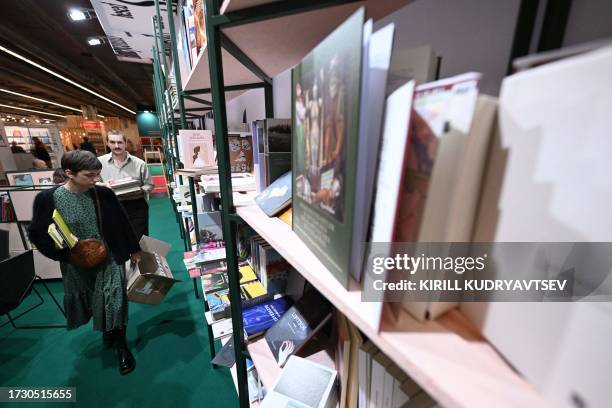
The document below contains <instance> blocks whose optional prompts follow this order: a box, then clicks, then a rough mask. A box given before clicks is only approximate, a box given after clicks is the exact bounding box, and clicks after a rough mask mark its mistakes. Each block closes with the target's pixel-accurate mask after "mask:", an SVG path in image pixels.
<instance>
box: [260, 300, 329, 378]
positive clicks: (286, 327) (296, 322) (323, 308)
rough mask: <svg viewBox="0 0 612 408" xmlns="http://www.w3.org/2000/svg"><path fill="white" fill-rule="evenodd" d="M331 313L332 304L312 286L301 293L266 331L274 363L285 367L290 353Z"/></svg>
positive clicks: (308, 337) (327, 318) (326, 319)
mask: <svg viewBox="0 0 612 408" xmlns="http://www.w3.org/2000/svg"><path fill="white" fill-rule="evenodd" d="M331 315H332V306H331V304H330V303H329V302H328V301H327V299H325V298H324V297H323V296H321V295H320V294H319V292H317V291H316V290H314V289H311V290H310V291H308V292H306V293H304V295H303V296H302V297H301V298H300V299H299V300H298V301H297V302H296V304H295V305H293V306H292V307H291V308H290V309H289V310H288V311H287V313H285V314H284V315H283V317H281V319H280V320H279V321H278V322H276V323H275V324H274V326H272V327H271V328H270V329H269V330H268V331H267V332H266V342H267V343H268V347H270V351H272V355H273V356H274V359H275V360H276V362H277V363H278V364H279V365H280V366H281V367H282V366H284V365H285V363H286V362H287V359H288V358H289V356H291V355H293V354H295V353H296V352H298V351H299V349H300V348H302V346H304V344H306V342H307V341H308V340H310V338H311V337H312V336H313V335H314V334H315V333H316V332H317V331H318V330H319V329H320V328H321V327H322V326H323V325H324V324H325V323H326V322H327V321H328V320H329V318H330V317H331Z"/></svg>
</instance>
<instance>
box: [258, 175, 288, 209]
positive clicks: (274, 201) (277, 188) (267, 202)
mask: <svg viewBox="0 0 612 408" xmlns="http://www.w3.org/2000/svg"><path fill="white" fill-rule="evenodd" d="M291 183H292V179H291V172H290V171H289V172H287V173H285V174H283V175H282V176H281V177H279V178H278V179H277V180H276V181H275V182H274V183H272V184H270V185H269V186H268V187H267V188H266V189H265V190H264V191H262V192H261V193H260V194H259V195H258V196H257V197H255V202H256V203H257V205H258V206H259V207H261V209H262V210H263V211H264V212H265V213H266V215H267V216H268V217H274V216H275V215H277V214H279V213H280V212H282V211H283V210H284V209H285V208H287V207H289V205H291Z"/></svg>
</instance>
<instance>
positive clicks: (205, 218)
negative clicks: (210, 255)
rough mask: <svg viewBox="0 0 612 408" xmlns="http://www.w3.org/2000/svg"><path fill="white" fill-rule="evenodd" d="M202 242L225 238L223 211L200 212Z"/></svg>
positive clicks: (199, 222)
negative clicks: (222, 219) (222, 220)
mask: <svg viewBox="0 0 612 408" xmlns="http://www.w3.org/2000/svg"><path fill="white" fill-rule="evenodd" d="M198 228H199V229H200V231H199V234H200V242H210V241H220V240H223V228H222V222H221V213H220V212H219V211H206V212H198Z"/></svg>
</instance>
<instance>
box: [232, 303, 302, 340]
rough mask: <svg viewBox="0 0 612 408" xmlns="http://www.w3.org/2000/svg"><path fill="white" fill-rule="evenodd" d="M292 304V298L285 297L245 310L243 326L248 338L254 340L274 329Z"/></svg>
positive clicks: (243, 312)
mask: <svg viewBox="0 0 612 408" xmlns="http://www.w3.org/2000/svg"><path fill="white" fill-rule="evenodd" d="M292 304H293V302H292V301H291V298H289V297H287V296H283V297H281V298H278V299H272V300H270V301H267V302H264V303H260V304H258V305H255V306H252V307H248V308H245V309H244V310H243V311H242V324H243V327H244V332H245V333H246V336H247V338H253V337H255V336H257V335H259V334H262V333H264V332H265V331H266V330H268V329H269V328H270V327H272V325H273V324H274V323H276V322H277V321H278V320H280V318H281V317H282V316H283V315H284V314H285V312H286V311H287V310H288V309H289V308H290V307H291V305H292Z"/></svg>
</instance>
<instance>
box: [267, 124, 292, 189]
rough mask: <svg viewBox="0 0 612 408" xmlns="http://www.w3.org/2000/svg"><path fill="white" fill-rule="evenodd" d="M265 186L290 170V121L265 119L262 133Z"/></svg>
mask: <svg viewBox="0 0 612 408" xmlns="http://www.w3.org/2000/svg"><path fill="white" fill-rule="evenodd" d="M264 143H265V145H264V149H265V150H264V166H265V167H266V184H267V185H270V184H272V183H274V182H275V181H276V180H277V179H278V178H280V177H281V176H283V175H284V174H285V173H287V172H288V171H290V170H291V119H266V120H265V131H264Z"/></svg>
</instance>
